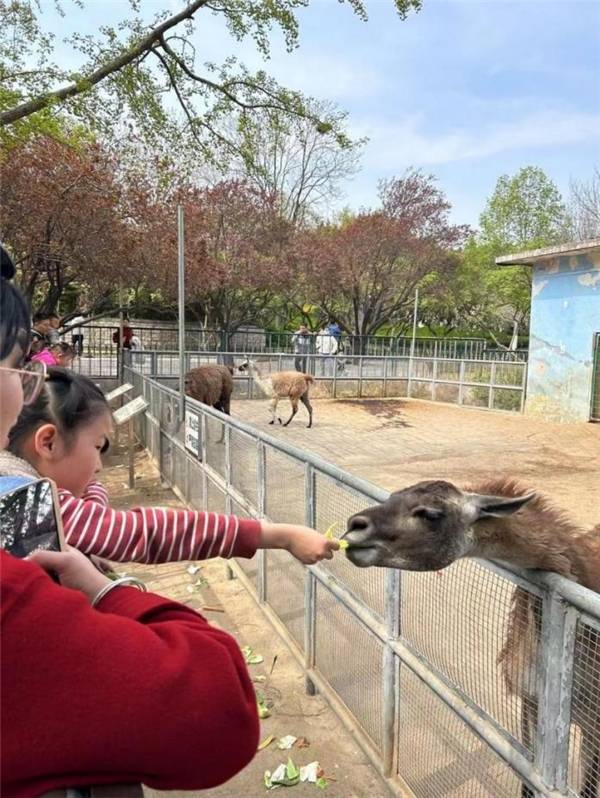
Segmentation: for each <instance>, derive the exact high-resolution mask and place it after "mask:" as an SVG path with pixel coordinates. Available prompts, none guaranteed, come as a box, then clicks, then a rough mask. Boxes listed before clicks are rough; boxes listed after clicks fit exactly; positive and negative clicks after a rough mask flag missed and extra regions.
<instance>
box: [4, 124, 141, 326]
mask: <svg viewBox="0 0 600 798" xmlns="http://www.w3.org/2000/svg"><path fill="white" fill-rule="evenodd" d="M115 168H116V167H115V163H114V160H113V158H112V157H111V156H109V155H108V154H107V153H106V152H105V151H104V150H103V149H102V148H101V147H100V146H98V145H95V144H88V143H79V144H77V145H76V146H72V145H68V144H65V143H61V142H58V141H56V140H55V139H52V138H45V137H39V138H34V139H31V140H29V141H28V142H27V143H25V144H24V145H22V146H20V147H17V148H15V149H14V150H13V151H12V153H11V156H10V158H6V159H4V160H3V161H2V162H1V164H0V180H1V183H2V222H1V224H2V236H3V238H4V240H5V241H6V242H7V244H8V245H9V246H10V248H11V249H12V250H13V252H14V254H15V257H16V260H17V264H18V267H19V280H20V283H21V286H22V288H23V290H24V292H25V294H26V295H27V297H28V299H29V300H30V302H31V304H32V306H33V307H34V309H39V310H44V311H55V310H56V309H57V306H58V304H59V302H60V300H61V298H62V297H63V295H64V294H65V292H66V291H68V290H70V289H71V290H72V289H73V288H74V286H76V285H82V286H86V290H87V292H88V294H89V297H90V299H91V301H92V304H93V302H94V300H99V299H100V298H102V297H103V296H107V295H109V294H110V293H111V292H112V291H113V290H114V288H115V285H116V284H118V283H119V282H121V283H123V284H125V285H126V284H127V283H128V282H130V281H131V279H132V277H133V267H134V266H135V264H136V257H135V247H136V241H135V237H134V236H133V235H132V230H131V227H130V225H129V223H128V221H127V219H126V218H125V217H124V215H123V199H124V189H123V186H122V184H120V183H119V182H118V181H117V180H116V179H115Z"/></svg>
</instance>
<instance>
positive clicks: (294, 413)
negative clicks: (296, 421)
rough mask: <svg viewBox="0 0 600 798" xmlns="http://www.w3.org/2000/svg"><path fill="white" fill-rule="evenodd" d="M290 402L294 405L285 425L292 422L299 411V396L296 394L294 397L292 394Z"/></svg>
mask: <svg viewBox="0 0 600 798" xmlns="http://www.w3.org/2000/svg"><path fill="white" fill-rule="evenodd" d="M290 404H291V405H292V415H291V416H290V417H289V418H288V420H287V421H286V422H285V424H284V425H283V426H284V427H287V425H288V424H289V423H290V421H291V420H292V419H293V418H294V416H295V415H296V413H297V412H298V397H297V396H294V397H292V396H290Z"/></svg>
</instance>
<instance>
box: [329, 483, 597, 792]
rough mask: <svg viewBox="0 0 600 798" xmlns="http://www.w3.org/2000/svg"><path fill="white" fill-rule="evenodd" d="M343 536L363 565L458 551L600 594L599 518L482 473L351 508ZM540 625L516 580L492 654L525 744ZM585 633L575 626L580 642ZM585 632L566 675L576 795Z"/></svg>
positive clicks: (588, 762)
mask: <svg viewBox="0 0 600 798" xmlns="http://www.w3.org/2000/svg"><path fill="white" fill-rule="evenodd" d="M344 538H345V539H346V540H347V541H348V543H349V544H350V548H348V549H347V555H348V558H349V559H350V560H351V561H352V562H353V563H354V564H355V565H358V566H360V567H367V566H370V565H376V566H387V567H390V568H401V569H406V570H411V571H431V570H440V569H441V568H445V567H446V566H447V565H450V563H452V562H454V561H455V560H457V559H460V558H461V557H485V558H488V559H495V560H502V561H504V562H506V563H510V564H512V565H516V566H519V567H521V568H534V569H540V570H544V571H555V572H556V573H559V574H561V575H562V576H565V577H567V578H568V579H572V580H574V581H576V582H579V583H580V584H582V585H583V586H584V587H587V588H589V589H590V590H594V591H596V592H598V593H600V525H597V526H595V527H594V528H593V529H591V530H590V531H589V532H585V531H584V530H583V529H580V528H579V527H577V526H575V525H574V524H572V523H571V522H570V521H569V520H568V519H567V517H566V515H565V514H564V513H562V512H561V511H559V510H557V509H556V508H554V507H553V506H552V505H551V504H550V503H549V502H548V501H547V499H545V498H543V497H541V496H538V495H536V494H535V493H531V492H529V493H528V492H527V491H526V490H525V489H524V488H523V487H522V486H520V485H519V484H518V483H517V482H514V481H512V480H502V479H500V480H490V481H487V482H482V483H479V484H477V486H475V487H472V488H470V489H469V490H468V491H465V492H463V491H462V490H460V489H459V488H457V487H455V486H454V485H452V484H451V483H449V482H444V481H441V480H440V481H426V482H419V483H417V484H416V485H412V486H411V487H409V488H406V489H404V490H400V491H398V492H396V493H393V494H392V495H391V496H390V497H389V499H388V500H387V501H385V502H383V503H382V504H379V505H376V506H375V507H369V508H367V509H366V510H363V511H362V512H360V513H358V514H356V515H354V516H352V518H350V520H349V522H348V532H346V534H345V536H344ZM540 633H541V614H540V611H539V605H538V603H537V601H536V599H535V597H533V596H532V595H531V594H529V593H528V592H527V591H525V590H522V589H521V588H516V589H515V591H514V593H513V599H512V608H511V613H510V618H509V623H508V628H507V633H506V638H505V641H504V646H503V648H502V651H501V652H500V655H499V657H498V663H499V665H500V666H501V668H502V673H503V676H504V679H505V682H506V685H507V687H508V689H509V690H510V692H512V693H513V694H516V695H519V696H520V697H521V707H522V708H521V727H522V736H523V743H524V744H525V745H526V746H527V747H529V748H530V749H532V748H533V742H534V738H535V728H536V725H537V684H536V676H535V674H536V665H537V650H538V641H539V638H540ZM583 634H584V633H583V632H582V631H581V630H580V632H579V638H578V639H579V640H580V642H581V643H582V644H583V642H584V640H583ZM585 634H586V641H585V645H586V648H587V650H588V651H589V652H590V653H589V655H588V656H587V657H586V658H585V662H583V661H582V662H581V663H580V668H581V671H582V673H581V675H580V677H579V678H578V680H577V682H574V683H573V710H572V717H571V721H572V723H575V724H577V725H578V726H580V727H581V729H582V742H581V757H582V765H583V786H582V789H581V793H580V796H581V798H597V796H598V788H599V786H600V715H598V714H594V708H593V707H592V710H591V712H590V711H589V708H588V713H587V716H586V715H585V714H584V713H582V712H581V709H580V707H581V706H585V705H586V703H587V705H588V707H589V703H590V696H591V695H592V694H593V693H594V691H595V690H596V691H597V683H598V673H599V672H600V633H598V632H596V631H595V630H594V629H592V628H591V627H589V628H588V627H586V632H585ZM580 650H583V648H581V649H580ZM594 685H596V687H594ZM586 691H587V695H586V694H585V692H586ZM596 699H597V700H598V696H597V695H596ZM599 703H600V702H599ZM522 796H523V798H526V797H527V798H530V797H531V796H533V792H532V791H531V789H530V788H529V787H528V786H526V785H523V787H522Z"/></svg>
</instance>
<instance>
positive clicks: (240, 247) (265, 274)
mask: <svg viewBox="0 0 600 798" xmlns="http://www.w3.org/2000/svg"><path fill="white" fill-rule="evenodd" d="M179 201H181V202H182V204H183V206H184V210H185V225H186V236H185V241H186V245H185V246H186V294H187V296H188V300H189V303H190V308H191V310H192V311H194V312H195V313H196V315H197V316H198V317H199V318H200V320H201V321H202V322H203V323H204V324H205V325H206V326H209V327H216V328H219V329H222V330H225V331H227V332H233V331H235V330H236V329H238V328H239V327H241V326H243V325H245V324H262V323H264V322H265V320H266V319H265V315H266V314H267V311H268V309H269V307H270V305H271V304H272V302H273V299H274V297H275V295H276V293H277V292H278V291H280V290H281V289H282V288H283V287H285V286H286V285H287V283H288V281H289V280H290V278H291V275H292V273H293V272H292V268H291V267H292V259H291V256H290V254H289V251H288V250H289V247H288V243H289V236H290V225H289V223H288V222H286V221H285V220H283V219H282V218H281V216H280V214H279V213H278V209H277V203H276V198H275V197H274V196H273V195H272V194H264V193H263V192H261V191H260V190H258V189H256V188H255V187H253V186H251V185H250V184H249V183H247V182H245V181H239V180H230V181H222V182H220V183H217V184H216V185H215V186H213V187H210V188H205V189H201V190H192V191H188V192H187V194H186V196H185V197H181V196H180V197H179Z"/></svg>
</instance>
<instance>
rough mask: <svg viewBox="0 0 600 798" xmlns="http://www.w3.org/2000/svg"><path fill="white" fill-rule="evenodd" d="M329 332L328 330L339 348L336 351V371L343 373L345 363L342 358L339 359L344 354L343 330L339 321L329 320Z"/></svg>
mask: <svg viewBox="0 0 600 798" xmlns="http://www.w3.org/2000/svg"><path fill="white" fill-rule="evenodd" d="M327 330H328V332H329V334H330V335H331V336H332V337H333V338H335V341H336V344H337V348H336V351H335V354H336V369H337V370H338V371H339V372H343V371H344V361H343V360H342V359H341V358H340V357H337V356H338V355H339V354H340V353H341V352H342V328H341V327H340V325H339V324H338V323H337V321H336V320H335V319H329V323H328V325H327Z"/></svg>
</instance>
